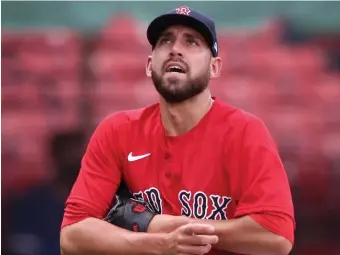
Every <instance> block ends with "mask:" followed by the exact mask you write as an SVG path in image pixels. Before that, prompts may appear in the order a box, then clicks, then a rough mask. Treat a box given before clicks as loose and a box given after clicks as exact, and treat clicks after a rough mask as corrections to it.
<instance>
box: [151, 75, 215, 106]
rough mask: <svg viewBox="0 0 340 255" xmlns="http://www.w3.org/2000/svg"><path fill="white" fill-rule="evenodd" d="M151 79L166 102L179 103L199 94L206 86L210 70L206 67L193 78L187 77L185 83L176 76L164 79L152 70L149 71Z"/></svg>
mask: <svg viewBox="0 0 340 255" xmlns="http://www.w3.org/2000/svg"><path fill="white" fill-rule="evenodd" d="M151 79H152V82H153V84H154V86H155V88H156V90H157V92H158V93H159V94H160V95H161V96H162V97H163V98H164V100H165V101H166V102H168V103H181V102H183V101H185V100H187V99H190V98H192V97H194V96H196V95H198V94H200V93H201V92H203V91H204V90H205V89H206V88H207V87H208V84H209V80H210V72H209V69H208V70H207V72H205V73H204V74H202V75H201V76H199V77H197V78H195V79H190V78H188V79H187V81H186V84H181V83H182V81H181V80H180V79H178V78H171V79H167V80H165V79H164V78H163V77H162V75H159V74H157V73H156V72H155V71H154V70H152V71H151Z"/></svg>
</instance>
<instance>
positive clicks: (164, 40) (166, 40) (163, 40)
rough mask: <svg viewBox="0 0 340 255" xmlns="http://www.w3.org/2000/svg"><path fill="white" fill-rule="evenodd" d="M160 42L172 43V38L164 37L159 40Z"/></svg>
mask: <svg viewBox="0 0 340 255" xmlns="http://www.w3.org/2000/svg"><path fill="white" fill-rule="evenodd" d="M159 43H160V44H165V43H170V39H168V38H162V39H161V40H160V41H159Z"/></svg>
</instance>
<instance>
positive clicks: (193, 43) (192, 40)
mask: <svg viewBox="0 0 340 255" xmlns="http://www.w3.org/2000/svg"><path fill="white" fill-rule="evenodd" d="M188 44H190V45H197V42H196V41H195V40H194V39H189V40H188Z"/></svg>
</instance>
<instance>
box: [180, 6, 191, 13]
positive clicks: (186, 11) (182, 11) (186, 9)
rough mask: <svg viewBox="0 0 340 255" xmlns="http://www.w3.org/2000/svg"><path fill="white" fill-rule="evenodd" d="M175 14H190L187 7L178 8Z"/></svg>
mask: <svg viewBox="0 0 340 255" xmlns="http://www.w3.org/2000/svg"><path fill="white" fill-rule="evenodd" d="M176 12H177V14H184V15H189V13H190V12H191V11H190V9H189V7H188V6H180V7H178V8H176Z"/></svg>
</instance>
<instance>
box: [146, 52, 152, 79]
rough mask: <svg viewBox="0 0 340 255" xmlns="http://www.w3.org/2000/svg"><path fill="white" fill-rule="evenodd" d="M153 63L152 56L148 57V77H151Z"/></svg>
mask: <svg viewBox="0 0 340 255" xmlns="http://www.w3.org/2000/svg"><path fill="white" fill-rule="evenodd" d="M151 65H152V57H151V56H149V57H148V60H147V62H146V69H145V72H146V76H147V77H151V69H152V68H151Z"/></svg>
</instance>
